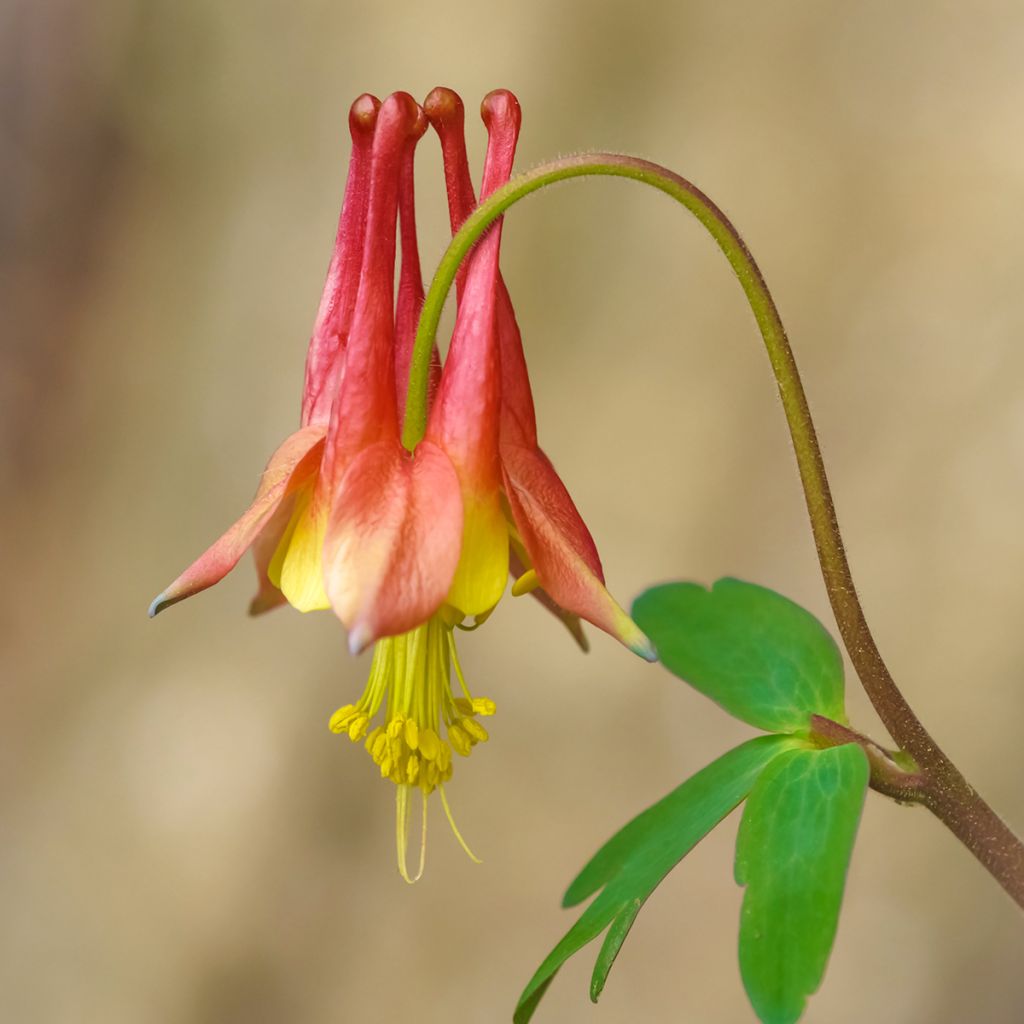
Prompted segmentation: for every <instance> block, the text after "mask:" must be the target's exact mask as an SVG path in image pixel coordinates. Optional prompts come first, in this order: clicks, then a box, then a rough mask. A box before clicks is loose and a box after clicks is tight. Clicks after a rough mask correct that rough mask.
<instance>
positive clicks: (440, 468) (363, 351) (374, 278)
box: [152, 89, 652, 880]
mask: <svg viewBox="0 0 1024 1024" xmlns="http://www.w3.org/2000/svg"><path fill="white" fill-rule="evenodd" d="M425 106H426V114H424V110H423V108H421V107H419V105H418V104H416V103H415V101H413V100H412V98H411V97H409V96H408V95H407V94H405V93H396V94H394V95H392V96H390V97H389V98H388V99H387V100H386V101H385V102H384V103H383V104H382V105H381V104H379V103H377V101H375V100H373V99H372V98H370V97H361V98H360V100H358V101H357V102H356V104H355V105H354V106H353V110H352V114H351V117H350V124H351V127H352V136H353V156H352V165H351V169H350V172H349V182H348V186H347V188H346V198H345V205H344V208H343V211H342V216H341V221H340V224H339V232H338V241H337V243H336V246H335V254H334V258H333V259H332V262H331V266H330V269H329V272H328V280H327V285H326V287H325V291H324V298H323V300H322V301H321V306H320V312H319V315H318V318H317V324H316V327H315V329H314V333H313V339H312V342H311V344H310V351H309V356H308V359H307V374H306V387H305V392H304V399H303V412H302V423H301V427H300V430H299V431H297V432H296V433H295V434H293V435H291V437H289V438H288V439H287V440H286V441H285V443H284V444H283V445H282V446H281V448H279V449H278V451H277V452H276V453H275V455H274V457H273V458H272V459H271V462H270V464H269V465H268V467H267V470H266V472H265V473H264V477H263V480H262V481H261V485H260V489H259V491H258V492H257V495H256V498H255V500H254V502H253V504H252V506H250V508H249V510H248V511H247V512H246V513H245V515H243V517H242V519H240V520H239V522H238V523H236V524H235V526H234V527H232V528H231V530H229V531H228V533H227V534H225V536H224V537H222V538H221V539H220V540H219V541H218V542H217V543H216V544H215V545H214V546H213V547H212V548H211V549H210V550H209V551H208V552H207V553H206V554H205V555H203V556H202V557H201V558H200V559H199V560H198V561H197V562H196V563H194V564H193V565H192V566H191V567H190V568H189V569H188V570H186V572H185V573H184V574H182V576H181V577H179V578H178V580H176V581H175V582H174V583H173V584H172V585H171V586H170V587H169V588H168V589H167V590H166V591H164V593H163V594H161V595H160V597H158V598H157V600H156V601H155V602H154V604H153V607H152V613H154V614H155V613H156V612H157V611H159V610H161V609H162V608H164V607H166V606H167V605H169V604H172V603H174V602H175V601H178V600H181V599H182V598H184V597H188V596H190V595H191V594H193V593H197V592H198V591H199V590H202V589H204V588H205V587H207V586H210V585H211V584H212V583H215V582H216V581H217V580H219V579H220V578H221V577H222V576H223V575H225V573H226V572H227V571H229V570H230V569H231V568H232V567H233V566H234V565H235V564H236V563H237V561H238V559H239V557H240V556H241V554H242V553H243V552H244V550H245V549H246V548H248V547H250V546H251V547H253V548H254V551H255V555H256V561H257V568H258V571H259V575H260V592H259V594H258V595H257V598H256V599H255V600H254V602H253V606H252V610H253V611H262V610H264V609H266V608H269V607H273V606H274V605H276V604H280V603H283V602H284V601H287V602H288V603H290V604H292V605H293V606H294V607H296V608H298V609H299V610H301V611H310V610H314V609H319V608H328V607H330V608H333V610H334V612H335V613H336V614H337V616H338V617H339V618H340V619H341V621H342V622H343V623H344V625H345V626H346V628H347V629H348V633H349V647H350V649H351V650H352V651H353V653H356V652H358V651H361V650H363V649H365V648H366V647H367V646H369V645H370V644H375V650H374V657H373V664H372V667H371V670H370V679H369V682H368V684H367V687H366V690H365V691H364V693H363V695H362V697H361V698H360V699H359V701H357V702H356V703H355V704H350V705H346V706H345V707H343V708H341V709H339V710H338V711H337V712H336V713H335V714H334V716H332V718H331V723H330V724H331V728H332V729H333V730H334V731H335V732H338V733H342V732H343V733H345V734H347V735H348V736H349V738H350V739H351V740H353V741H365V745H366V749H367V750H368V752H369V753H370V755H371V757H372V758H373V760H374V761H375V762H376V764H377V765H378V766H379V769H380V772H381V775H382V776H383V777H385V778H387V779H390V780H391V781H392V782H394V783H395V784H396V787H397V847H398V861H399V868H400V871H401V873H402V875H403V877H405V878H406V879H407V880H411V879H410V876H409V872H408V870H407V865H406V846H407V839H408V827H409V817H410V796H411V794H412V793H414V792H415V790H417V789H418V790H419V791H420V793H421V794H422V796H423V815H424V819H423V820H424V829H425V823H426V808H427V803H426V798H427V796H428V795H429V794H430V793H432V792H433V791H434V790H435V789H436V790H437V791H438V792H439V794H440V798H441V801H442V804H443V806H444V808H445V811H446V813H447V816H448V819H449V822H451V824H452V828H453V830H454V831H455V834H456V836H457V837H458V838H459V841H460V842H462V839H461V836H459V833H458V830H457V829H455V826H454V822H452V821H451V813H450V810H449V808H448V802H447V798H446V796H445V790H444V784H445V782H447V781H448V779H449V778H450V777H451V775H452V754H453V752H454V753H455V754H458V755H461V756H466V755H468V754H469V753H470V751H471V750H472V748H473V746H475V745H476V744H477V743H479V742H482V741H484V740H486V739H487V732H486V730H485V729H484V727H483V725H481V724H480V722H479V721H478V718H479V717H484V716H487V715H490V714H493V712H494V704H493V702H492V701H490V700H489V699H487V698H482V697H474V696H473V694H472V693H471V692H470V691H469V689H468V687H467V685H466V681H465V679H464V676H463V673H462V670H461V667H460V665H459V661H458V656H457V653H456V649H455V642H454V633H453V630H454V628H455V627H457V626H465V625H466V623H471V624H472V625H478V624H480V623H482V622H483V621H484V620H485V619H486V618H487V617H488V616H489V615H490V613H491V611H492V610H493V609H494V607H495V605H496V604H497V603H498V601H499V599H500V598H501V596H502V593H503V592H504V589H505V586H506V582H507V579H508V575H509V570H510V566H512V567H513V568H515V569H516V575H517V577H518V578H517V580H516V583H515V585H514V586H513V593H523V592H526V591H529V590H533V591H534V592H535V593H536V594H537V595H538V596H540V597H541V598H542V600H543V601H544V602H545V603H546V604H548V606H549V607H551V608H552V609H553V610H555V611H556V612H557V613H558V614H559V615H560V616H562V617H563V619H565V621H566V622H567V623H568V624H569V626H570V628H571V629H572V630H573V632H574V634H575V635H576V636H577V637H578V638H582V633H581V631H580V629H579V618H584V619H586V620H588V621H590V622H592V623H594V624H595V625H597V626H598V627H600V628H602V629H604V630H606V631H607V632H609V633H611V634H612V635H613V636H615V637H616V638H617V639H619V640H621V641H622V642H623V643H625V644H626V645H627V646H629V647H630V648H631V649H633V650H634V651H636V652H637V653H639V654H641V655H642V656H644V657H652V651H651V648H650V645H649V644H648V642H647V640H646V638H645V637H644V636H643V634H642V633H641V632H640V630H639V629H638V628H637V627H636V625H635V624H634V623H633V622H632V620H631V619H630V618H629V617H628V615H626V613H625V612H624V611H623V610H622V608H621V607H620V606H619V605H618V604H617V603H616V602H615V601H614V599H613V598H612V597H611V596H610V594H609V593H608V591H607V590H606V589H605V587H604V580H603V574H602V571H601V564H600V561H599V559H598V556H597V551H596V548H595V546H594V543H593V540H592V539H591V537H590V534H589V532H588V531H587V529H586V526H585V525H584V524H583V521H582V519H581V518H580V516H579V513H578V512H577V510H576V508H575V506H574V505H573V503H572V500H571V498H570V497H569V495H568V492H567V491H566V489H565V487H564V486H563V484H562V483H561V481H560V480H559V478H558V476H557V475H556V474H555V471H554V469H553V468H552V466H551V463H550V462H549V461H548V459H547V458H546V457H545V456H544V454H543V453H542V452H541V451H540V449H539V447H538V446H537V434H536V421H535V416H534V410H533V401H532V397H531V394H530V386H529V380H528V377H527V374H526V364H525V360H524V358H523V353H522V343H521V340H520V336H519V331H518V327H517V326H516V322H515V316H514V313H513V311H512V306H511V302H510V300H509V297H508V292H507V290H506V289H505V286H504V283H503V281H502V279H501V276H500V273H499V270H498V255H499V247H500V243H501V222H500V221H499V222H498V223H496V224H495V225H494V226H493V227H492V228H491V229H490V230H489V231H488V233H487V234H486V235H485V236H484V238H483V239H482V240H481V242H480V244H479V245H478V246H477V248H476V249H475V250H474V251H473V254H472V256H471V257H470V259H469V260H468V261H467V265H466V267H465V269H464V271H463V273H462V274H461V275H460V281H459V304H458V313H457V316H456V324H455V328H454V332H453V336H452V341H451V346H450V349H449V353H448V356H447V358H446V360H445V364H444V368H443V371H441V370H440V364H439V361H438V360H437V357H436V352H435V356H434V363H433V367H432V370H433V372H432V381H431V387H430V388H429V389H428V402H429V403H430V404H429V416H428V419H427V429H426V434H425V436H424V438H423V440H422V441H421V442H420V443H419V444H418V445H417V446H416V448H415V450H414V451H413V452H411V453H410V452H408V451H406V450H405V448H403V446H402V443H401V439H400V438H401V416H402V413H403V411H404V401H405V383H406V377H407V373H408V366H409V360H410V354H411V348H412V341H413V336H414V332H415V326H416V321H417V318H418V315H419V308H420V305H421V304H422V301H423V287H422V280H421V277H420V269H419V260H418V256H417V248H416V228H415V220H414V214H413V206H414V203H413V187H412V166H413V152H414V149H415V146H416V142H417V140H418V139H419V138H420V136H421V135H422V134H423V132H424V130H425V128H426V124H427V120H428V119H429V120H430V122H431V123H432V124H433V125H434V127H435V129H436V130H437V132H438V134H439V136H440V138H441V143H442V151H443V154H444V164H445V176H446V181H447V187H448V195H449V203H450V209H451V216H452V223H453V227H454V226H457V224H458V223H460V222H461V220H462V219H463V218H464V217H465V215H466V214H467V213H468V212H469V210H470V209H471V208H472V207H473V205H474V204H475V198H474V196H473V192H472V186H471V184H470V181H469V171H468V164H467V162H466V157H465V145H464V141H463V139H462V127H463V126H462V122H463V113H462V107H461V103H460V102H459V100H458V97H457V96H455V94H454V93H451V92H450V91H448V90H441V89H439V90H435V91H434V92H433V93H431V95H430V97H428V99H427V102H426V104H425ZM482 112H483V117H484V121H485V124H486V125H487V129H488V139H489V141H488V148H487V156H486V160H485V166H484V174H483V182H482V185H481V194H482V195H487V194H489V193H490V192H492V191H493V190H494V189H496V188H498V187H500V186H501V185H503V184H504V183H505V182H506V181H507V180H508V178H509V176H510V174H511V169H512V160H513V156H514V152H515V146H516V141H517V138H518V132H519V124H520V112H519V105H518V103H517V101H516V99H515V97H514V96H512V94H511V93H508V92H505V91H497V92H494V93H491V94H490V95H489V96H488V97H487V98H486V99H485V100H484V103H483V106H482ZM398 221H400V224H401V251H402V263H401V272H400V278H399V282H398V299H397V306H396V303H395V299H394V294H395V280H394V278H395V256H396V235H397V234H398V231H397V230H396V227H397V224H396V222H398ZM453 675H454V679H455V680H456V688H455V689H453V685H452V679H453ZM382 712H383V718H382V720H381V721H380V722H379V724H376V725H374V722H375V719H377V716H378V715H380V714H381V713H382ZM462 845H463V846H464V847H465V843H462ZM467 852H468V848H467ZM420 870H422V851H421V865H420ZM417 877H418V876H417Z"/></svg>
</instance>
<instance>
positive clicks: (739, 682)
mask: <svg viewBox="0 0 1024 1024" xmlns="http://www.w3.org/2000/svg"><path fill="white" fill-rule="evenodd" d="M633 618H634V620H635V621H636V623H637V625H639V627H640V628H641V629H642V630H643V631H644V632H645V633H646V634H647V636H648V637H650V639H651V641H652V643H653V644H654V646H655V647H656V648H657V651H658V657H659V658H660V660H661V662H662V664H663V665H664V666H665V667H666V668H667V669H668V670H669V671H670V672H672V673H673V674H675V675H677V676H679V678H680V679H682V680H684V681H685V682H687V683H689V684H690V686H692V687H694V689H696V690H699V691H700V692H701V693H703V694H704V695H705V696H707V697H710V698H711V699H712V700H714V701H716V702H717V703H718V704H720V705H721V706H722V707H723V708H725V710H726V711H728V712H729V713H730V714H731V715H734V716H735V717H736V718H739V719H741V720H742V721H744V722H748V723H749V724H750V725H754V726H757V727H758V728H759V729H765V730H767V731H769V732H801V731H805V730H806V729H807V727H808V725H809V722H810V717H811V715H813V714H818V715H824V716H825V717H826V718H831V719H833V720H834V721H837V722H845V721H846V713H845V711H844V707H843V659H842V656H841V655H840V653H839V648H838V647H837V646H836V643H835V641H834V640H833V639H832V637H831V635H830V634H829V633H828V631H827V630H826V629H825V627H824V626H822V624H821V623H820V622H819V621H818V620H817V619H816V618H815V617H814V616H813V615H811V613H810V612H808V611H805V610H804V609H803V608H801V607H800V606H799V605H798V604H795V603H794V602H792V601H790V600H789V599H788V598H785V597H783V596H782V595H781V594H776V593H775V591H773V590H768V589H766V588H765V587H759V586H757V585H755V584H753V583H744V582H743V581H742V580H735V579H721V580H719V581H718V582H717V583H715V585H714V586H713V587H712V588H711V589H710V590H708V589H707V588H705V587H703V586H701V585H700V584H698V583H668V584H665V585H664V586H659V587H652V588H651V589H650V590H647V591H645V592H644V593H643V594H641V595H640V596H639V597H638V598H637V599H636V601H635V602H634V604H633Z"/></svg>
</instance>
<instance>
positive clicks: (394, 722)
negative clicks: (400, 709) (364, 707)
mask: <svg viewBox="0 0 1024 1024" xmlns="http://www.w3.org/2000/svg"><path fill="white" fill-rule="evenodd" d="M404 725H405V719H404V718H403V717H402V715H395V717H394V718H392V719H391V721H390V722H388V735H389V736H390V737H391V738H392V739H394V738H395V737H396V736H400V735H401V734H402V727H403V726H404Z"/></svg>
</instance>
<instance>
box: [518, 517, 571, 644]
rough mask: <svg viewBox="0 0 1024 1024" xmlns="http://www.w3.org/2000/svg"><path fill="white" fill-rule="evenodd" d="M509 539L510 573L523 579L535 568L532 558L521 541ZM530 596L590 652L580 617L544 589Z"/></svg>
mask: <svg viewBox="0 0 1024 1024" xmlns="http://www.w3.org/2000/svg"><path fill="white" fill-rule="evenodd" d="M509 539H510V547H511V550H510V551H509V556H508V568H509V572H511V574H512V575H513V576H514V577H515V578H516V579H522V577H523V576H524V575H525V574H526V573H527V572H529V571H531V570H532V568H533V566H532V565H531V563H530V556H529V555H528V554H527V553H526V548H525V547H523V545H522V542H521V541H519V540H518V539H517V538H516V537H510V538H509ZM530 594H531V596H532V597H534V598H535V599H536V600H537V601H538V602H539V603H540V604H541V605H543V606H544V607H545V608H546V609H547V610H548V611H549V612H551V614H552V615H554V616H555V618H556V619H558V620H559V621H560V622H561V623H562V625H563V626H565V628H566V629H567V630H569V632H570V633H571V634H572V638H573V640H575V641H576V643H577V644H579V647H580V650H581V651H583V652H584V653H586V652H587V651H589V650H590V641H589V640H588V639H587V634H586V633H584V632H583V626H582V624H581V623H580V617H579V616H578V615H573V613H572V612H567V611H566V610H565V609H564V608H563V607H562V606H561V605H560V604H558V603H557V602H556V601H555V600H554V598H552V596H551V595H550V594H549V593H548V592H547V591H546V590H545V589H544V588H543V587H534V589H533V590H531V591H530Z"/></svg>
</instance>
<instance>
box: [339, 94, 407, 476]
mask: <svg viewBox="0 0 1024 1024" xmlns="http://www.w3.org/2000/svg"><path fill="white" fill-rule="evenodd" d="M419 121H420V108H419V106H418V104H417V103H416V102H415V100H413V98H412V97H411V96H409V95H408V94H407V93H394V94H393V95H391V96H389V97H388V98H387V99H386V100H385V101H384V104H383V106H382V107H381V108H380V112H379V113H378V114H377V128H376V131H375V132H374V136H373V153H372V158H371V166H370V200H369V212H368V214H367V225H366V240H365V245H364V251H363V266H362V275H361V278H360V282H359V293H358V295H357V297H356V305H355V313H354V314H353V321H352V330H351V332H350V333H349V339H348V348H347V350H346V355H345V375H344V379H343V380H342V382H341V389H340V391H339V392H338V397H337V399H336V400H335V402H334V406H333V408H332V410H331V423H330V427H329V429H328V434H327V442H326V448H325V453H324V470H323V471H324V485H325V487H326V488H327V490H326V493H328V494H331V493H333V490H334V487H335V486H336V485H337V482H338V480H340V479H341V477H342V476H343V475H344V473H345V470H346V469H347V468H348V465H349V463H350V462H351V461H352V459H353V458H355V456H357V455H358V454H359V452H361V451H362V450H363V449H364V448H367V447H369V446H370V445H372V444H376V443H378V442H381V441H391V440H394V441H395V442H396V443H397V439H398V432H399V424H398V414H397V405H396V401H395V361H394V360H395V352H394V347H395V333H394V332H395V324H394V309H393V304H394V278H395V216H396V213H397V207H398V178H399V172H400V169H401V161H402V154H403V152H404V151H405V148H406V144H407V142H408V140H409V139H410V138H411V137H413V136H414V134H415V132H416V130H417V127H418V124H419Z"/></svg>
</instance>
